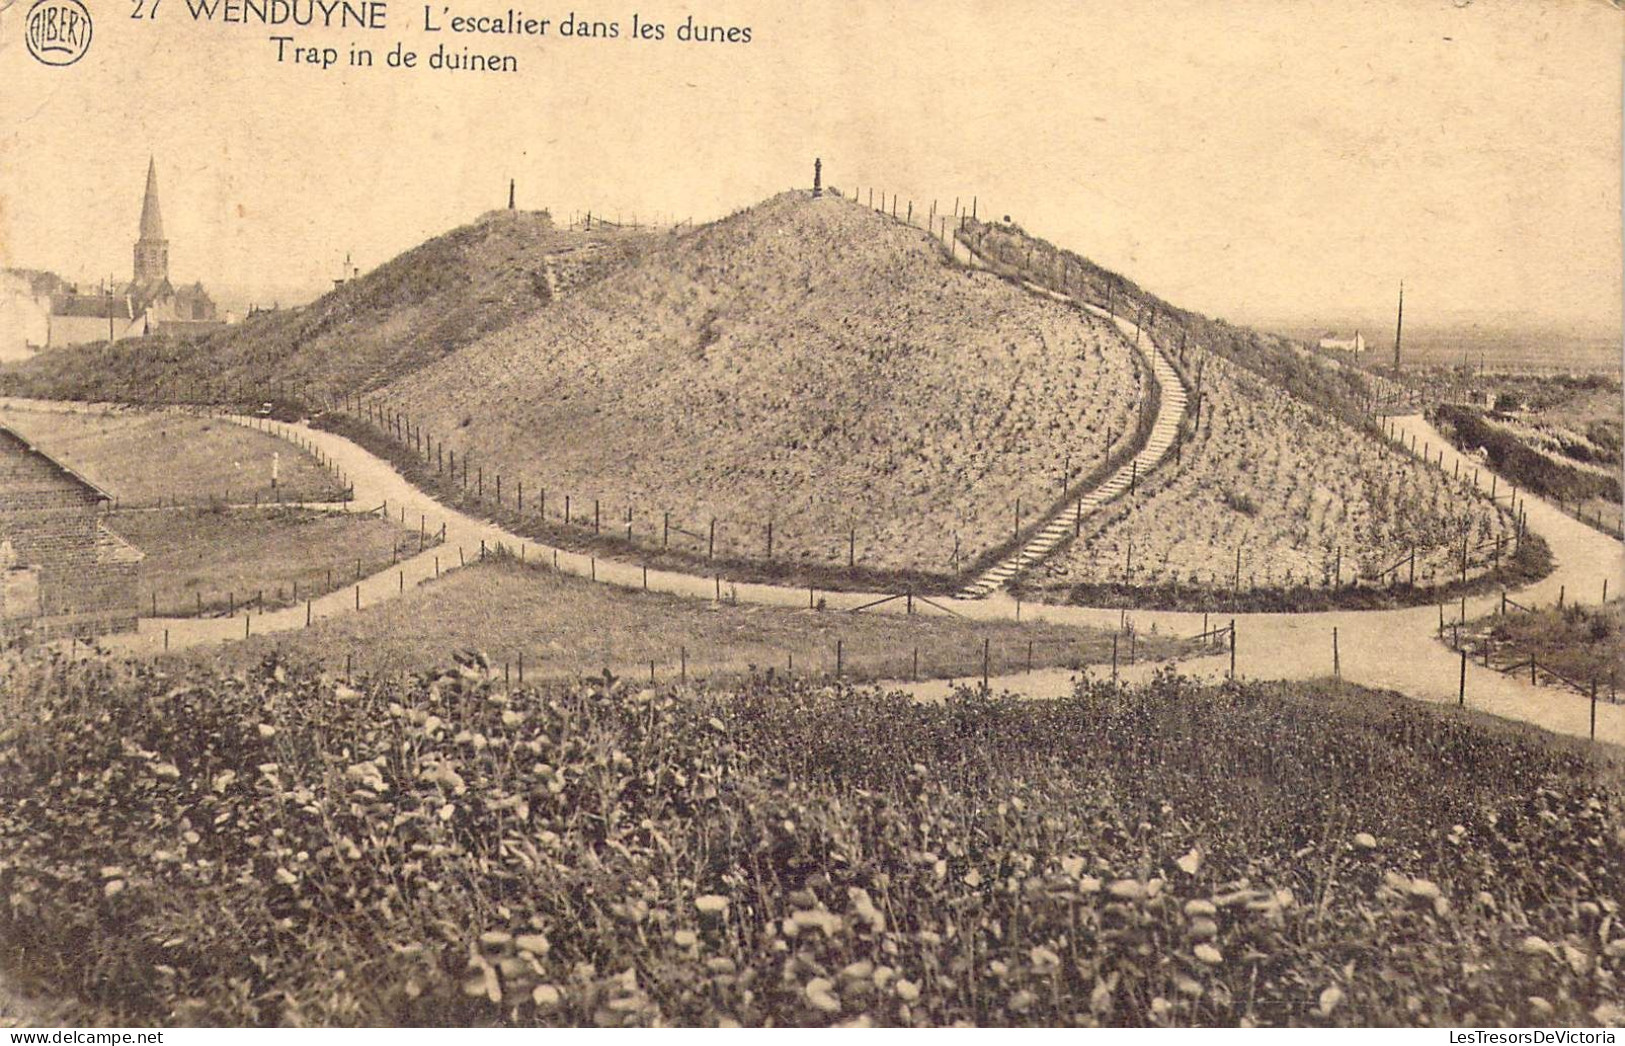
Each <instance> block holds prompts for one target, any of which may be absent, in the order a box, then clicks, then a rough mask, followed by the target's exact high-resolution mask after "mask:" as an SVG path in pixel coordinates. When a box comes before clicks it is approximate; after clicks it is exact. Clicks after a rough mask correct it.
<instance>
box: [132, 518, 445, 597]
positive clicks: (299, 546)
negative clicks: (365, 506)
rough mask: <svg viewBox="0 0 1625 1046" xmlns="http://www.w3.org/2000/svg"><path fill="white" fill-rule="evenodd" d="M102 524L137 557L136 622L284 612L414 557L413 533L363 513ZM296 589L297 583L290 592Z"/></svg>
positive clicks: (142, 520) (416, 547)
mask: <svg viewBox="0 0 1625 1046" xmlns="http://www.w3.org/2000/svg"><path fill="white" fill-rule="evenodd" d="M108 526H109V527H111V528H112V529H113V530H114V531H116V532H117V533H118V534H119V535H120V536H121V537H123V538H124V539H125V540H127V541H129V542H130V544H132V545H134V546H135V547H136V548H138V549H140V550H141V551H142V552H144V553H145V554H146V558H145V559H143V560H142V562H141V569H140V574H139V577H140V581H139V587H140V604H141V613H142V615H143V616H145V615H148V614H151V613H152V612H153V606H154V603H153V600H154V598H155V597H156V600H157V603H156V606H157V612H158V614H159V615H161V616H164V617H183V616H187V615H192V614H196V613H198V612H199V610H200V609H201V611H202V613H204V614H214V613H225V612H227V611H228V610H229V609H230V608H232V607H237V608H242V607H246V606H249V605H251V604H252V605H254V606H255V607H264V608H269V607H277V606H288V605H290V604H292V603H294V602H295V601H296V598H295V592H296V591H297V593H298V596H297V598H298V599H301V600H302V599H309V598H313V597H315V596H318V595H321V594H322V593H324V592H328V591H331V590H332V589H334V588H342V587H343V586H344V585H345V584H347V583H349V582H350V581H352V580H353V579H354V578H355V575H356V566H357V561H358V560H359V562H360V573H361V575H362V576H363V577H365V576H367V575H369V574H372V573H375V572H376V571H378V570H381V569H383V568H384V567H386V566H388V565H389V564H390V563H392V562H394V561H395V549H396V547H397V543H398V544H399V547H400V548H401V550H402V551H403V553H407V554H411V553H416V552H417V549H418V534H417V531H416V530H412V531H408V530H406V529H405V528H403V527H400V526H397V525H396V524H394V523H392V522H389V521H388V520H384V519H380V518H378V517H377V516H372V515H366V516H363V515H333V514H324V513H315V512H308V511H304V510H300V509H261V510H252V509H250V510H245V511H241V512H231V511H227V512H216V511H211V510H208V509H197V510H186V509H182V510H179V511H169V510H165V511H160V512H119V513H116V514H114V515H113V516H111V517H110V518H109V519H108ZM296 586H297V587H296Z"/></svg>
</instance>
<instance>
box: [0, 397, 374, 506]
mask: <svg viewBox="0 0 1625 1046" xmlns="http://www.w3.org/2000/svg"><path fill="white" fill-rule="evenodd" d="M0 425H6V426H8V427H10V428H11V429H13V430H15V431H16V432H18V433H20V434H21V435H22V437H23V438H24V439H26V440H28V441H29V442H31V443H33V444H34V445H35V446H37V447H39V449H40V450H42V451H44V452H45V453H47V454H49V455H51V456H52V457H53V458H56V459H57V460H58V461H60V462H62V463H63V464H64V465H67V466H68V467H69V468H72V469H74V470H76V471H77V472H79V473H80V474H81V475H83V476H84V477H85V478H86V479H88V480H90V481H91V482H92V483H95V484H96V485H97V486H99V487H101V488H102V489H103V490H105V491H106V492H107V493H108V494H109V495H110V496H112V497H113V498H115V499H117V500H118V502H119V504H120V506H121V507H124V508H133V507H140V506H151V505H159V504H162V505H166V506H167V505H174V504H181V505H211V504H216V505H218V504H239V505H246V504H253V503H255V502H268V501H277V500H281V501H285V502H295V501H338V500H340V499H342V498H343V497H344V487H343V485H342V484H340V483H339V481H338V480H337V479H336V478H335V477H334V476H333V475H332V473H330V472H328V471H327V470H326V469H324V468H322V466H321V464H320V463H319V462H317V460H316V459H315V458H314V457H312V456H311V455H309V454H307V453H306V452H304V451H303V450H300V449H298V448H297V447H294V446H293V445H291V444H289V443H286V442H284V441H282V440H279V439H277V438H276V437H274V436H269V435H266V434H264V433H261V432H255V431H254V430H252V429H249V428H246V427H244V426H242V425H235V424H232V423H231V422H229V421H223V420H220V419H217V418H207V417H197V416H194V415H189V414H180V413H171V412H150V411H136V410H105V411H101V410H82V411H81V410H75V411H68V410H55V409H46V408H44V407H38V406H33V407H31V406H28V405H18V404H0ZM159 463H161V466H160V464H159ZM273 473H274V474H275V477H276V483H275V485H273V484H272V476H273Z"/></svg>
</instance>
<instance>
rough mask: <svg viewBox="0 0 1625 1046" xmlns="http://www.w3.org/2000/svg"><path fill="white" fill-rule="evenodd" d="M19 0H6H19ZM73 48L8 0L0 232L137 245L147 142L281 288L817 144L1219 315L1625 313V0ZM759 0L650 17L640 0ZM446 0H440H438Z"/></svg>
mask: <svg viewBox="0 0 1625 1046" xmlns="http://www.w3.org/2000/svg"><path fill="white" fill-rule="evenodd" d="M5 2H6V0H0V4H4V3H5ZM85 2H86V5H87V6H88V7H89V8H90V11H91V13H92V15H93V17H94V18H95V19H96V23H95V24H96V29H95V36H94V38H93V41H92V44H91V47H90V50H89V52H88V53H87V54H86V56H85V57H84V59H83V60H81V61H80V62H78V63H77V64H75V65H72V66H68V67H64V68H48V67H45V66H43V65H40V64H38V63H36V62H35V61H34V60H33V59H32V58H31V57H29V55H28V54H27V53H26V52H25V50H24V48H23V47H22V39H23V29H22V14H23V12H24V11H25V10H26V8H27V7H28V3H29V0H16V2H15V3H14V4H13V5H12V6H11V7H10V9H9V10H6V11H4V12H3V13H0V82H3V83H4V84H5V85H6V86H5V90H4V93H3V100H0V263H4V264H12V265H27V266H34V267H43V268H51V269H55V270H58V271H60V272H62V273H63V274H64V275H68V276H74V277H81V278H95V277H98V276H101V275H104V274H106V275H115V276H118V277H120V278H127V276H128V274H129V269H130V244H131V242H132V241H133V239H134V237H135V232H136V222H137V217H138V215H139V208H140V198H141V189H142V184H143V177H144V174H145V170H146V163H147V156H148V155H149V153H151V154H154V155H156V156H157V161H158V170H159V180H160V185H161V188H162V193H163V208H164V221H165V224H166V228H167V232H168V235H169V238H170V241H171V272H172V275H173V277H174V278H176V279H177V280H187V281H190V280H192V279H198V278H200V279H202V280H204V281H205V283H207V284H210V285H214V286H218V287H227V288H236V289H242V290H245V291H248V292H250V293H252V294H254V295H256V296H263V297H265V298H267V299H268V298H271V297H274V296H276V295H278V294H283V295H286V294H287V293H288V289H289V288H290V287H293V286H304V287H313V286H316V285H318V283H319V282H320V281H323V280H326V279H327V278H328V277H330V276H331V275H333V274H334V271H335V270H336V268H337V265H338V263H339V260H340V259H342V257H343V256H344V254H345V252H346V251H349V252H351V253H353V255H354V257H355V259H356V262H357V263H358V264H360V265H361V266H362V267H363V268H370V267H372V266H374V265H377V264H379V263H380V262H382V261H384V260H386V259H388V258H389V257H390V256H392V255H394V254H395V253H398V252H399V251H401V250H403V249H405V248H407V247H409V246H411V245H413V244H414V243H417V242H419V241H421V240H422V239H424V238H425V237H427V236H430V235H433V234H435V233H437V232H441V231H444V230H446V229H448V228H450V227H452V226H455V225H458V224H461V223H463V222H466V221H468V220H470V219H472V218H473V217H475V216H476V215H478V214H479V213H480V212H481V211H483V210H486V209H488V208H491V207H494V206H499V205H501V204H502V203H503V202H504V201H505V197H506V192H507V179H508V178H509V176H510V175H511V176H513V177H516V178H517V179H518V182H519V203H520V206H522V207H543V206H545V207H550V208H551V209H552V210H553V212H554V214H555V216H563V217H568V215H569V214H570V213H571V212H573V211H575V210H577V209H584V208H587V207H591V208H593V209H594V210H597V211H600V212H606V213H610V214H615V213H619V214H620V215H621V216H622V217H626V218H629V217H630V216H631V215H632V214H634V213H636V214H638V215H640V216H648V215H650V214H654V213H662V214H664V213H675V214H678V215H681V216H685V217H686V216H690V215H692V216H693V217H694V218H696V219H697V220H704V219H707V218H712V217H717V216H720V215H722V214H726V213H727V212H729V211H731V210H733V209H735V208H738V207H741V206H745V205H748V204H750V203H752V202H755V201H757V200H759V199H761V198H763V197H765V196H767V195H770V194H772V193H774V192H777V191H779V190H781V189H783V188H786V187H789V186H790V185H793V184H794V185H804V184H808V183H809V182H810V179H811V165H812V158H813V157H814V156H815V155H818V156H822V158H823V160H824V170H825V177H826V180H827V181H828V182H829V183H831V184H834V185H837V186H840V187H843V188H857V187H868V186H870V185H873V186H875V187H876V188H877V189H884V190H885V191H886V192H888V193H890V192H893V191H897V192H901V193H903V194H904V198H905V199H907V198H910V197H912V198H913V199H914V201H915V203H916V206H917V207H918V208H921V209H924V208H927V207H929V205H930V201H931V199H932V198H933V197H935V198H936V199H937V200H938V201H939V204H940V205H942V206H950V207H951V205H952V199H953V197H954V196H956V195H960V196H963V197H966V198H968V197H970V196H971V195H972V194H976V195H978V196H979V197H980V201H981V203H980V206H981V208H982V211H983V213H984V214H987V213H992V214H995V215H1003V214H1010V215H1012V216H1013V217H1014V218H1016V219H1017V220H1018V221H1020V222H1021V223H1022V224H1023V225H1024V226H1025V227H1026V228H1027V229H1029V230H1030V231H1032V232H1035V233H1037V234H1039V235H1043V236H1045V237H1047V238H1049V239H1051V240H1053V241H1056V242H1058V243H1060V244H1062V245H1064V246H1067V247H1070V248H1072V249H1075V250H1077V251H1079V252H1080V253H1083V254H1085V255H1088V256H1090V257H1093V258H1094V259H1096V260H1097V261H1100V262H1102V263H1103V264H1106V265H1109V266H1113V267H1116V268H1119V269H1121V270H1122V271H1124V272H1125V273H1126V274H1127V275H1129V276H1131V277H1132V278H1134V279H1136V280H1138V281H1139V282H1141V283H1142V284H1144V285H1146V286H1147V287H1149V288H1151V289H1152V290H1154V291H1156V292H1158V293H1160V294H1162V295H1163V296H1164V297H1166V298H1168V299H1169V300H1171V301H1174V302H1176V303H1178V304H1181V305H1186V306H1189V307H1192V308H1197V309H1200V310H1202V311H1205V312H1208V313H1210V314H1214V315H1221V316H1226V317H1230V318H1235V319H1240V318H1246V317H1261V316H1271V317H1301V318H1305V319H1310V320H1312V319H1313V318H1314V317H1317V316H1323V315H1327V316H1348V315H1362V314H1375V315H1386V314H1387V313H1388V312H1389V310H1391V307H1392V300H1393V296H1394V291H1395V287H1396V285H1397V284H1398V282H1399V280H1400V279H1401V278H1403V279H1404V280H1405V281H1406V315H1407V320H1410V318H1411V317H1412V316H1414V317H1415V318H1416V322H1418V323H1424V322H1428V321H1430V320H1431V321H1433V322H1454V321H1459V320H1462V319H1468V318H1472V319H1481V320H1482V319H1489V318H1493V319H1496V320H1498V321H1508V320H1510V321H1512V322H1528V323H1531V324H1548V323H1562V324H1571V325H1581V326H1585V327H1589V328H1601V329H1605V330H1617V329H1618V326H1619V319H1620V307H1621V253H1620V158H1621V142H1620V125H1621V110H1620V97H1621V68H1622V43H1625V30H1622V23H1621V18H1622V17H1625V16H1622V15H1621V13H1620V12H1619V11H1617V10H1615V9H1614V8H1612V7H1611V6H1609V5H1608V4H1606V3H1603V2H1600V0H1565V2H1551V3H1542V2H1539V0H1499V2H1490V0H1476V2H1470V3H1468V2H1462V0H1457V2H1451V0H1439V2H1435V0H1403V2H1396V0H1366V2H1362V0H1332V2H1321V0H1295V2H1286V0H1269V2H1261V0H1227V2H1225V3H1215V2H1213V0H1143V2H1134V3H1125V2H1122V0H1109V2H1094V0H1086V2H1077V0H1073V2H1065V3H1061V2H1056V3H1049V4H1037V3H1010V2H998V3H995V2H977V3H964V2H952V0H931V2H925V0H915V2H894V3H877V2H873V0H871V2H867V3H862V2H846V0H828V2H824V3H817V4H794V5H792V4H789V3H784V2H775V3H738V2H732V3H729V2H707V3H705V4H703V5H694V6H693V7H688V6H684V5H683V4H680V3H673V2H665V0H648V2H647V3H645V4H641V5H639V4H624V5H623V4H618V3H614V2H612V0H573V2H566V3H563V4H559V5H556V6H552V5H549V4H548V3H545V2H540V0H533V2H531V3H529V4H525V3H521V2H520V0H508V2H504V0H440V2H438V3H437V4H436V5H435V6H436V9H437V11H438V10H439V9H440V8H447V7H449V8H452V10H451V11H450V14H453V15H454V14H481V13H488V14H500V13H502V12H505V11H506V10H507V9H508V8H509V7H513V8H516V9H520V10H523V11H524V12H525V14H526V15H528V16H532V17H548V18H552V19H554V21H555V24H556V22H557V19H559V18H561V17H563V16H564V15H565V14H566V13H567V12H569V11H571V10H572V9H573V10H574V11H575V12H576V13H577V14H578V15H580V16H583V17H588V18H593V19H615V20H618V21H620V22H621V23H622V27H623V29H622V34H623V35H622V38H621V39H619V40H613V41H602V40H599V41H582V40H566V39H560V38H557V37H555V36H552V35H551V34H550V35H549V36H546V37H543V38H540V39H537V38H531V37H502V36H474V35H469V34H458V35H456V36H455V37H454V35H453V34H452V33H450V32H442V33H439V34H426V33H424V32H422V31H421V19H422V17H423V7H422V4H421V3H409V2H406V0H390V8H389V21H390V28H389V29H388V30H387V31H383V32H366V31H355V30H332V31H320V30H305V29H296V30H293V32H294V35H295V36H296V38H297V39H298V40H300V41H308V42H310V43H313V44H318V45H323V44H331V45H332V46H335V47H339V48H340V49H343V48H346V47H348V46H349V45H350V44H351V43H352V42H354V43H361V44H363V45H366V46H371V47H373V48H374V50H375V52H376V53H377V55H378V58H379V62H380V66H381V64H382V59H383V55H384V53H385V52H387V51H388V50H389V48H390V47H391V46H392V45H393V44H394V43H395V42H396V41H402V42H404V43H405V45H406V46H407V47H409V48H413V49H416V50H419V51H423V52H427V51H429V50H432V49H433V48H434V46H435V45H436V44H438V43H440V42H442V41H444V42H445V43H446V44H447V45H448V46H450V47H453V48H460V47H462V46H464V45H472V46H474V47H475V48H476V49H478V50H482V51H505V52H508V53H512V54H514V55H516V56H518V59H519V63H520V69H519V72H518V73H516V74H510V75H496V74H471V73H450V72H444V71H438V72H437V71H432V70H428V69H421V68H420V69H416V70H412V71H406V72H403V71H399V70H386V69H384V68H381V67H375V68H373V69H344V68H342V67H341V68H336V69H333V70H329V71H326V72H323V71H320V70H316V69H310V68H305V67H294V66H291V65H281V66H279V65H277V64H276V62H275V61H274V57H275V49H274V45H273V44H271V43H270V42H269V40H268V37H269V36H270V35H272V34H273V33H276V32H280V31H283V30H272V29H267V28H265V27H263V26H257V25H218V24H217V25H196V24H194V23H193V22H192V21H191V19H190V18H189V16H188V13H187V8H186V4H185V0H160V8H159V12H158V17H157V20H156V21H144V20H135V19H132V18H130V17H129V13H130V10H131V7H132V4H131V2H130V0H118V2H116V3H115V2H113V0H85ZM698 10H703V12H704V14H703V16H700V17H697V20H698V21H701V22H704V23H707V24H717V23H721V24H733V25H749V26H751V28H752V35H753V40H752V42H751V43H750V44H748V45H728V44H693V43H679V42H677V41H675V40H673V39H670V38H668V39H667V40H665V41H663V42H660V43H634V42H632V41H631V40H629V39H626V30H627V23H628V22H629V21H630V18H631V16H632V14H633V13H634V12H636V13H637V14H638V15H639V16H640V17H641V18H642V19H643V20H645V21H659V22H665V23H667V24H668V26H669V29H668V33H669V32H670V31H671V30H673V29H674V28H675V26H676V24H677V23H680V22H681V21H682V20H683V18H684V17H685V16H686V15H687V14H689V13H691V12H694V11H698ZM442 17H448V16H442Z"/></svg>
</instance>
